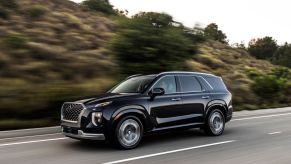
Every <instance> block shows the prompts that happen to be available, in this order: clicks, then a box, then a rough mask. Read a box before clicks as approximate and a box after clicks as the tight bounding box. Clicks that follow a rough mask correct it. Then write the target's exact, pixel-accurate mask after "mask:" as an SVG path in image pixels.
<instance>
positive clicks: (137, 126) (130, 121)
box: [114, 116, 143, 149]
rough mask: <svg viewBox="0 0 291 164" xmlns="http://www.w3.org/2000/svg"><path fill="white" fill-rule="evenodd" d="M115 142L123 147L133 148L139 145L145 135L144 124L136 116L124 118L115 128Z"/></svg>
mask: <svg viewBox="0 0 291 164" xmlns="http://www.w3.org/2000/svg"><path fill="white" fill-rule="evenodd" d="M114 137H115V143H116V145H117V146H118V147H119V148H122V149H133V148H135V147H137V146H138V144H139V143H140V141H141V139H142V137H143V126H142V123H141V121H140V120H139V119H138V118H137V117H135V116H126V117H124V118H122V119H121V120H120V121H119V122H118V124H117V126H116V129H115V135H114Z"/></svg>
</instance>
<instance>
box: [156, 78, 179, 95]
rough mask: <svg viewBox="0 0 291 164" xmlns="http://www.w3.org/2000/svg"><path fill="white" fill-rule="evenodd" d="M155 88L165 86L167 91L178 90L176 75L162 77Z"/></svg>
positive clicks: (173, 91)
mask: <svg viewBox="0 0 291 164" xmlns="http://www.w3.org/2000/svg"><path fill="white" fill-rule="evenodd" d="M154 88H163V89H164V90H165V93H166V94H167V93H168V94H169V93H175V92H177V85H176V80H175V77H174V76H165V77H162V78H161V79H160V80H159V81H158V82H157V83H156V84H155V86H154Z"/></svg>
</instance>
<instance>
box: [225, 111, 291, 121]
mask: <svg viewBox="0 0 291 164" xmlns="http://www.w3.org/2000/svg"><path fill="white" fill-rule="evenodd" d="M286 115H291V113H282V114H272V115H264V116H254V117H246V118H238V119H233V120H231V121H242V120H252V119H257V118H269V117H278V116H286Z"/></svg>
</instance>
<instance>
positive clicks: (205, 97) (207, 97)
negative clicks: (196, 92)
mask: <svg viewBox="0 0 291 164" xmlns="http://www.w3.org/2000/svg"><path fill="white" fill-rule="evenodd" d="M201 98H203V99H209V98H210V97H209V96H202V97H201Z"/></svg>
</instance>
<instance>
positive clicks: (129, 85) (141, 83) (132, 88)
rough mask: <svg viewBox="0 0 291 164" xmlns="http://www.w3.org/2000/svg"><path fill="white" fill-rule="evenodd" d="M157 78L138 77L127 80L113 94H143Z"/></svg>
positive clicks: (113, 90)
mask: <svg viewBox="0 0 291 164" xmlns="http://www.w3.org/2000/svg"><path fill="white" fill-rule="evenodd" d="M154 78H155V76H138V77H133V78H130V79H127V80H125V81H123V82H121V83H120V84H118V85H117V86H116V87H115V88H113V89H112V90H111V91H110V92H111V93H141V92H142V91H144V89H145V88H146V87H147V86H148V85H149V84H150V83H151V82H152V81H153V80H154Z"/></svg>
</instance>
